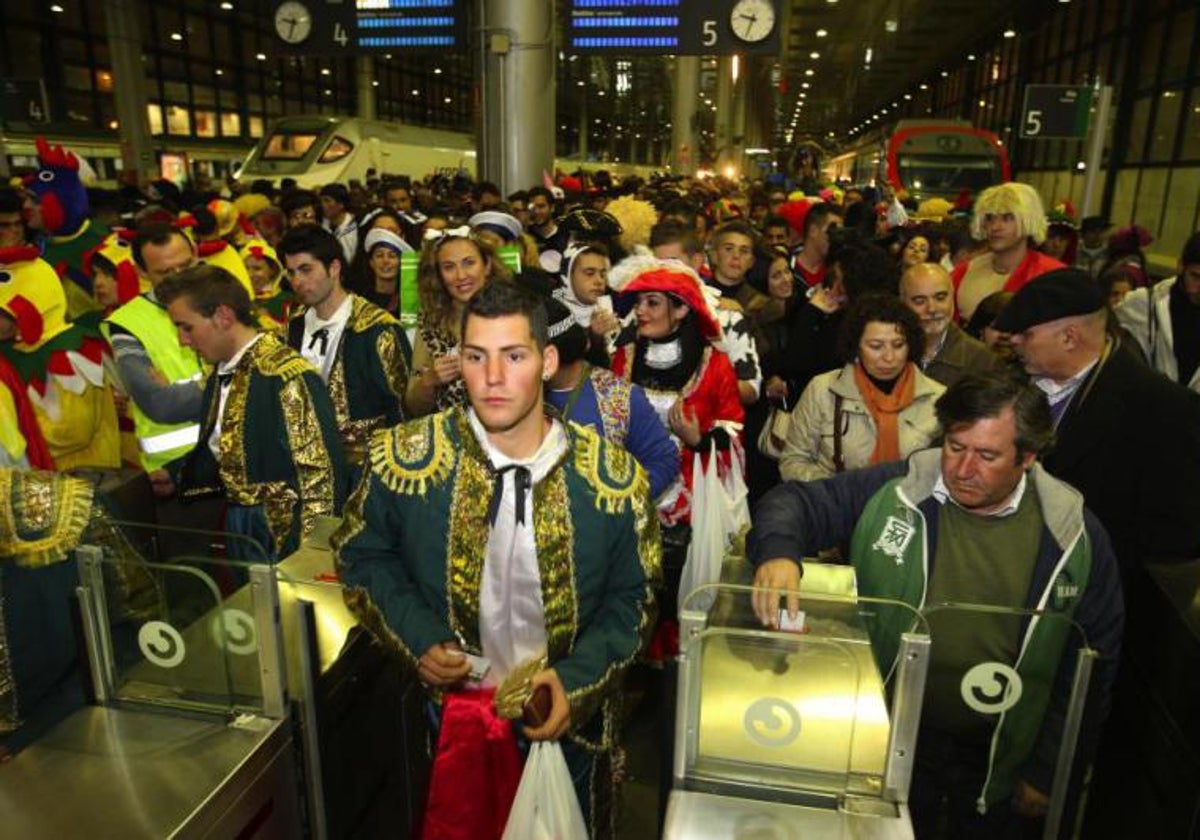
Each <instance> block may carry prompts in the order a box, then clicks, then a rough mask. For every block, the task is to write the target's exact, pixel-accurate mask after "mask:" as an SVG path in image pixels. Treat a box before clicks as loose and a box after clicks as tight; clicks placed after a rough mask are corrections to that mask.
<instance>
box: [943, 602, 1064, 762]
mask: <svg viewBox="0 0 1200 840" xmlns="http://www.w3.org/2000/svg"><path fill="white" fill-rule="evenodd" d="M922 614H923V615H924V616H925V618H926V620H927V621H928V623H929V628H930V637H931V646H930V662H929V674H928V679H927V681H926V687H925V704H924V714H923V715H922V721H921V727H922V730H921V731H922V734H923V735H924V734H926V733H928V732H936V733H940V734H941V735H943V736H947V735H948V736H950V737H952V738H954V739H955V740H956V741H957V742H960V743H979V744H980V745H981V748H986V747H987V745H988V744H990V742H991V740H992V736H993V733H994V731H995V729H996V727H997V725H999V724H1001V723H1002V722H1003V721H1004V720H1006V719H1008V718H1012V719H1020V718H1022V717H1026V716H1028V717H1032V719H1033V720H1036V721H1040V720H1041V719H1042V717H1043V715H1044V714H1045V711H1046V708H1047V705H1048V704H1049V703H1050V701H1051V698H1052V697H1054V696H1055V692H1056V691H1059V692H1067V691H1069V690H1070V686H1071V680H1072V677H1073V675H1074V669H1073V665H1074V663H1075V662H1076V659H1077V654H1078V652H1079V651H1080V650H1081V649H1084V648H1086V647H1087V637H1086V635H1085V634H1084V631H1083V629H1082V628H1081V627H1080V626H1079V625H1078V624H1077V623H1076V622H1074V621H1072V620H1071V619H1070V618H1067V617H1066V616H1064V615H1062V614H1061V613H1056V612H1051V611H1038V610H1024V609H1007V608H1003V607H994V606H985V605H976V604H935V605H931V606H928V607H926V608H925V609H924V610H923V611H922ZM1064 666H1065V667H1066V668H1067V669H1068V670H1067V671H1066V672H1065V674H1064V673H1063V671H1062V668H1063V667H1064ZM1060 680H1061V682H1059V681H1060ZM1062 702H1063V704H1064V705H1065V703H1066V698H1065V696H1064V697H1063V698H1062ZM1080 711H1081V712H1082V709H1081V710H1080ZM1003 716H1008V717H1007V718H1006V717H1003ZM1021 729H1022V730H1028V733H1029V734H1028V736H1027V738H1026V740H1024V741H1022V742H1021V743H1017V744H1014V745H1013V746H1012V749H1015V750H1018V751H1028V750H1032V749H1033V746H1034V744H1035V743H1036V737H1037V735H1038V733H1039V732H1040V731H1041V726H1040V724H1039V725H1033V726H1028V727H1021ZM1011 734H1012V737H1014V738H1018V739H1020V738H1021V737H1022V736H1021V734H1020V732H1018V731H1017V730H1016V728H1014V729H1013V730H1011Z"/></svg>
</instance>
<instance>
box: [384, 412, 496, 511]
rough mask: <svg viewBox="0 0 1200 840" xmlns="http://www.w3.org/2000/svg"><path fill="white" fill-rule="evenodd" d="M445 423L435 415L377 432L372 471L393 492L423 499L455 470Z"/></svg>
mask: <svg viewBox="0 0 1200 840" xmlns="http://www.w3.org/2000/svg"><path fill="white" fill-rule="evenodd" d="M446 422H447V421H446V419H445V418H442V417H439V416H437V415H432V416H430V417H425V418H423V419H421V420H416V421H413V422H412V423H407V424H405V425H403V426H396V427H395V428H392V429H388V430H385V431H380V432H377V433H376V435H375V438H374V439H373V441H372V443H371V447H370V452H369V454H368V459H369V460H370V463H371V472H372V473H374V474H375V475H377V476H379V479H380V480H381V481H382V482H383V483H384V485H385V486H386V487H387V488H388V489H389V490H391V491H392V492H393V493H401V494H403V495H407V496H412V495H417V496H424V495H425V492H426V491H427V490H428V488H429V486H430V484H431V483H432V484H441V483H442V482H444V481H445V480H446V479H447V478H449V477H450V473H451V472H452V471H453V470H454V462H455V458H456V455H455V452H454V447H452V446H451V445H450V440H449V438H448V437H447V435H446V429H445V423H446ZM467 433H468V434H470V430H469V429H468V430H467ZM485 504H486V500H485Z"/></svg>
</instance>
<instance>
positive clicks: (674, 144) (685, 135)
mask: <svg viewBox="0 0 1200 840" xmlns="http://www.w3.org/2000/svg"><path fill="white" fill-rule="evenodd" d="M674 77H675V78H674V82H675V98H674V101H673V102H672V103H671V153H670V155H669V156H668V157H669V161H668V162H669V163H670V164H671V167H672V169H673V171H675V172H676V173H681V174H683V175H691V174H693V173H695V171H696V165H697V163H698V161H697V155H698V153H699V149H697V148H696V140H697V137H696V106H697V104H698V103H699V101H700V57H699V56H695V55H680V56H676V57H675V72H674Z"/></svg>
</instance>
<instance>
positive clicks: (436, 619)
mask: <svg viewBox="0 0 1200 840" xmlns="http://www.w3.org/2000/svg"><path fill="white" fill-rule="evenodd" d="M566 430H567V436H568V440H569V441H570V447H569V449H568V452H567V454H566V455H565V456H564V459H563V460H562V462H560V463H559V464H558V465H557V466H556V467H554V468H553V469H552V470H551V471H550V473H549V474H548V475H547V476H546V477H545V478H544V479H542V480H541V481H540V482H538V483H537V485H535V487H534V489H533V498H534V507H533V509H534V530H535V542H536V546H537V561H538V567H539V569H540V571H541V579H542V603H543V604H544V609H545V623H546V636H547V645H548V659H549V664H550V666H551V667H553V668H554V669H555V670H556V672H557V673H558V676H559V679H560V680H561V681H562V684H563V688H564V689H566V692H567V696H568V698H569V700H570V703H571V726H572V730H573V731H576V730H578V729H579V728H581V727H583V726H584V725H586V724H587V723H588V722H589V720H590V719H591V718H592V717H593V715H594V713H595V711H596V709H597V707H598V706H599V705H600V704H601V703H603V701H604V700H606V699H607V698H609V697H610V696H611V694H612V693H613V692H614V691H615V690H617V689H618V688H619V682H620V676H621V674H622V672H623V671H624V669H625V668H626V667H627V666H628V665H629V664H630V663H631V662H632V661H633V658H634V657H635V656H636V655H637V653H638V651H639V650H640V648H641V645H642V644H643V642H644V641H645V638H646V636H647V635H648V633H649V630H650V628H651V627H652V624H653V621H652V618H653V616H652V613H653V609H652V604H653V594H652V587H653V586H654V585H655V584H656V583H657V581H658V580H659V578H660V575H661V559H662V557H661V555H662V547H661V542H660V538H659V531H658V520H657V517H656V516H655V513H654V507H653V503H652V500H651V498H650V493H649V488H648V484H647V480H646V474H645V472H644V471H643V470H642V468H641V467H640V466H639V465H638V464H637V462H636V461H635V460H634V459H633V457H632V456H631V455H629V453H628V452H626V451H625V450H624V449H621V448H620V447H618V446H614V445H611V444H609V443H607V442H605V441H604V440H603V439H601V438H600V437H599V436H598V435H597V434H596V433H595V432H593V431H592V430H591V429H589V428H587V427H583V426H577V425H575V424H573V423H568V424H566ZM492 478H493V473H492V471H491V466H490V464H489V462H488V459H487V456H486V454H485V453H484V451H483V449H482V447H481V446H480V445H479V442H478V441H477V440H476V438H475V435H474V433H473V432H472V431H471V428H470V425H469V421H468V418H467V415H466V413H465V411H464V410H463V409H460V408H454V409H450V410H448V411H445V412H442V413H440V414H435V415H432V416H430V417H425V418H422V419H420V420H416V421H413V422H411V423H407V424H405V425H403V426H398V427H396V428H393V429H390V430H387V431H383V432H379V433H377V434H376V436H375V438H374V439H373V440H372V442H371V448H370V450H369V452H368V462H367V475H364V477H363V480H362V482H361V484H360V485H359V488H358V490H357V491H356V492H355V494H354V495H353V496H352V497H351V499H350V501H349V502H348V503H347V506H346V515H345V519H344V522H343V525H342V527H341V529H340V530H339V531H338V533H337V534H335V536H334V538H333V544H334V547H335V551H336V554H337V558H338V569H339V573H340V575H341V578H342V581H343V583H344V585H345V586H346V591H347V596H346V597H347V601H348V603H349V605H350V607H351V609H352V610H353V611H354V612H355V613H356V614H357V615H358V617H359V619H360V620H361V621H362V622H363V624H364V625H366V626H367V627H368V628H369V629H371V630H372V631H373V632H374V633H375V634H376V636H378V637H379V638H380V639H381V640H382V641H383V642H384V643H385V644H387V645H389V646H390V647H391V648H392V650H393V651H395V652H396V653H397V654H398V655H399V656H400V657H401V658H402V659H404V660H405V661H406V662H407V663H409V664H410V665H415V663H416V660H417V659H418V658H419V657H420V656H421V655H422V654H423V653H424V652H425V651H426V650H428V649H429V648H430V647H431V646H432V645H434V644H436V643H439V642H443V641H454V640H456V639H458V638H461V639H462V640H464V641H465V642H466V646H467V649H468V650H470V651H471V652H473V653H479V652H480V637H479V598H480V580H481V576H482V572H483V564H484V556H485V552H486V547H487V539H488V519H487V516H488V502H489V499H490V498H491V491H492ZM606 717H607V716H606ZM607 723H608V721H606V724H607ZM603 728H604V731H605V735H604V739H605V740H607V739H608V736H609V734H610V733H609V731H608V730H609V727H608V725H605V726H604V727H603Z"/></svg>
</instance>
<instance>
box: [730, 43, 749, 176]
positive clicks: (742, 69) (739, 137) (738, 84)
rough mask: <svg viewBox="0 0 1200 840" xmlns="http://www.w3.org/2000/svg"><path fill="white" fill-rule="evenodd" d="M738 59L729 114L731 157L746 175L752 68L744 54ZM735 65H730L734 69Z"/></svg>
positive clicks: (738, 170)
mask: <svg viewBox="0 0 1200 840" xmlns="http://www.w3.org/2000/svg"><path fill="white" fill-rule="evenodd" d="M734 58H736V59H737V68H738V77H737V79H736V80H735V81H733V82H732V84H733V101H732V102H731V103H730V114H729V158H730V163H732V164H733V168H734V169H735V170H736V172H737V174H738V175H739V176H740V175H744V174H746V172H745V154H744V151H745V149H746V100H747V96H746V90H747V89H748V88H749V85H748V84H747V82H748V81H749V71H750V68H749V67H748V66H747V65H748V62H747V61H746V57H745V56H744V55H739V56H734ZM732 69H733V65H732V64H731V65H730V70H731V71H732Z"/></svg>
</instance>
